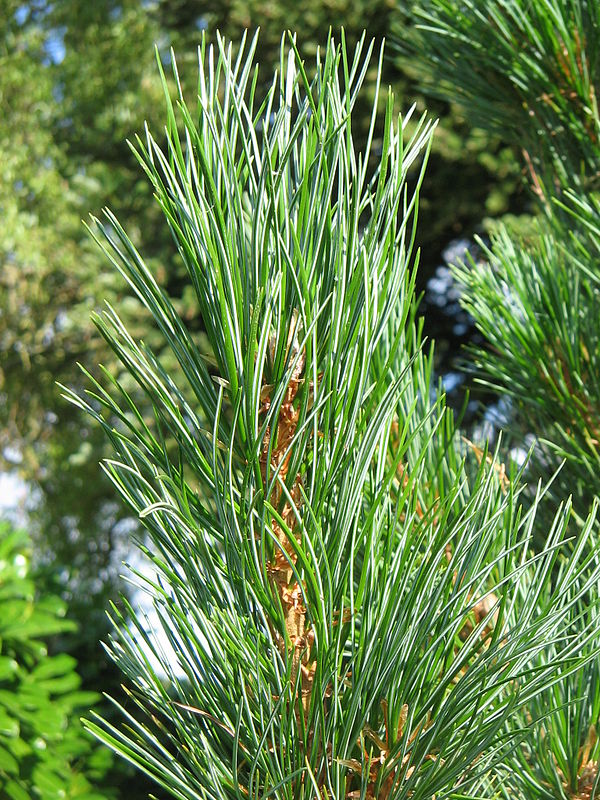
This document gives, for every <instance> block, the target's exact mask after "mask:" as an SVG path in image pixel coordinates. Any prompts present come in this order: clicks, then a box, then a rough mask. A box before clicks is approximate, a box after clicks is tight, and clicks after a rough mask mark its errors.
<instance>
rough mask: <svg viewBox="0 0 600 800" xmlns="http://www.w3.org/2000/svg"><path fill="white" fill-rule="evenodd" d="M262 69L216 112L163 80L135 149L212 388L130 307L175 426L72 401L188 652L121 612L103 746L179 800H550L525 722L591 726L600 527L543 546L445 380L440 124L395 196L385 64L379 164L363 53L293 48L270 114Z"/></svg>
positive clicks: (168, 338)
mask: <svg viewBox="0 0 600 800" xmlns="http://www.w3.org/2000/svg"><path fill="white" fill-rule="evenodd" d="M255 48H256V39H253V40H252V41H251V42H244V43H243V44H242V46H241V48H240V49H239V50H238V51H236V52H237V55H236V56H235V57H234V56H233V55H232V48H231V47H230V46H229V45H228V44H227V43H226V42H224V41H223V40H219V43H218V47H216V48H212V47H208V46H207V45H206V44H205V43H204V44H203V46H202V47H201V49H200V58H199V79H198V100H197V103H195V104H194V105H193V106H192V105H188V104H187V102H186V100H185V98H184V93H183V91H181V89H179V91H178V92H177V94H176V96H175V98H172V97H171V95H170V93H169V89H168V84H167V81H166V79H165V77H164V75H163V83H164V86H165V97H166V104H167V127H166V131H165V133H164V136H162V135H161V137H160V139H159V140H157V139H156V138H154V136H153V135H152V134H151V133H150V131H147V132H146V135H145V137H144V138H143V139H139V140H138V141H137V143H136V145H135V151H136V153H137V156H138V158H139V161H140V164H141V167H142V168H143V170H144V171H145V172H146V175H147V176H148V179H149V180H150V182H151V184H152V186H153V188H154V192H155V196H156V200H157V203H158V204H159V206H160V208H161V209H162V211H163V213H164V216H165V221H166V224H167V225H168V227H169V228H170V231H171V233H172V236H173V240H174V243H175V247H176V249H177V252H178V254H179V257H180V258H181V261H182V263H183V264H184V265H185V268H186V271H187V275H188V280H189V284H190V286H191V287H192V288H193V290H194V292H195V295H196V300H197V303H198V307H199V309H200V313H201V317H202V323H203V328H204V332H205V336H203V337H200V336H198V334H197V333H195V332H193V331H190V330H189V329H188V328H187V326H186V324H185V321H184V320H183V319H182V318H181V317H180V316H179V314H178V313H177V311H176V309H175V306H174V303H173V301H172V299H171V298H169V297H168V295H167V294H166V292H165V291H164V290H163V289H162V288H161V286H160V285H159V283H158V281H157V279H156V277H155V275H154V274H153V273H152V271H151V270H150V269H149V267H148V266H147V264H146V263H145V261H144V258H143V255H142V254H141V253H140V252H139V250H138V249H137V248H136V247H135V246H134V244H133V243H132V241H131V239H130V237H129V236H128V235H127V233H126V231H125V230H124V229H123V228H122V227H121V226H120V224H119V222H118V220H117V219H116V218H115V216H114V215H112V214H111V212H110V211H107V212H106V214H105V217H104V220H103V221H98V223H97V224H98V228H97V230H98V231H99V233H98V241H99V243H100V245H101V247H102V248H103V249H104V251H105V253H106V255H107V257H108V258H109V259H110V261H111V262H112V263H113V265H114V266H115V268H116V269H118V270H119V271H120V272H121V274H122V275H123V277H124V278H125V280H126V281H127V282H128V283H129V285H130V287H131V289H132V290H133V292H134V293H135V294H136V296H137V297H138V299H139V300H140V301H141V303H142V304H143V305H144V307H145V308H146V309H147V310H148V312H149V313H150V314H151V315H152V317H153V318H154V321H155V323H156V326H157V329H158V330H159V331H160V333H161V334H162V336H163V338H164V343H165V345H167V346H168V347H169V348H170V350H171V352H172V356H173V357H174V358H175V359H176V360H177V362H178V364H179V366H180V369H181V374H182V375H183V376H184V379H181V380H178V381H177V382H175V381H174V380H173V379H172V377H171V374H170V373H169V371H168V370H167V369H165V366H164V363H163V359H162V358H161V356H160V355H159V354H157V353H155V352H154V351H153V349H152V348H151V347H149V346H148V345H146V344H145V343H144V342H143V341H138V340H136V339H135V338H134V337H133V336H132V335H130V333H129V332H128V330H127V329H126V327H125V326H124V325H123V323H122V322H121V320H120V318H119V315H118V313H117V310H115V309H113V308H112V307H110V306H108V307H107V308H106V310H105V312H104V313H103V314H102V315H100V316H97V317H96V318H95V321H96V324H97V326H98V328H99V330H100V332H101V334H102V335H103V336H104V338H105V339H106V341H107V343H108V344H109V345H110V347H111V348H112V349H113V350H114V352H115V354H116V355H117V357H118V358H119V360H120V361H121V363H122V365H123V367H124V369H125V371H126V373H128V378H129V382H130V383H131V382H133V383H135V385H136V386H137V387H138V388H139V389H141V390H142V391H143V392H144V393H145V395H146V397H147V398H148V401H149V403H150V404H151V407H152V409H153V414H151V415H148V414H144V413H142V411H140V409H138V407H137V406H136V404H135V402H134V400H133V399H132V394H131V391H130V389H129V388H128V384H127V383H126V382H124V381H123V380H118V379H117V378H115V377H112V376H111V375H105V376H104V377H103V378H102V381H100V380H98V379H96V378H94V377H93V376H92V375H89V379H90V382H91V388H90V390H89V392H88V394H87V396H86V397H85V398H82V397H79V396H77V395H75V394H73V393H70V392H68V391H66V395H67V396H68V397H69V398H70V399H71V400H72V401H73V402H74V403H75V404H77V405H79V406H80V407H81V408H83V409H84V410H85V411H86V412H87V413H88V414H90V415H91V416H92V417H94V418H95V419H96V420H97V422H98V424H99V425H100V426H102V427H103V428H104V430H105V431H106V434H107V435H108V437H109V439H110V441H111V442H112V445H113V447H114V451H115V456H114V458H113V459H111V460H109V461H107V462H106V463H105V469H106V472H107V474H108V475H109V477H110V478H111V480H112V481H113V483H114V485H115V487H116V489H117V491H118V492H119V494H120V495H121V497H122V498H123V499H124V500H125V501H126V503H128V505H129V506H130V508H131V509H132V510H133V511H134V512H135V513H136V514H137V515H138V516H139V517H140V519H141V520H142V521H143V523H144V526H145V531H146V538H145V539H144V540H143V541H140V542H139V547H140V548H141V549H142V550H143V551H144V552H145V553H146V554H147V556H148V557H149V559H150V560H151V562H152V565H153V569H154V574H153V576H151V577H148V576H147V575H146V576H145V575H144V574H142V573H137V578H135V579H136V580H137V581H138V582H139V583H140V585H142V586H143V587H144V588H145V590H146V591H147V593H148V596H149V598H150V600H151V602H152V604H153V606H154V609H155V611H156V614H157V618H158V620H159V624H160V628H161V631H162V636H163V638H166V640H167V641H168V643H169V648H166V647H165V646H163V644H162V643H161V639H159V638H157V636H156V635H155V634H153V633H152V632H151V631H149V630H148V622H147V620H146V619H145V617H144V615H143V614H142V613H141V612H139V610H136V609H134V608H132V607H131V606H127V608H126V610H125V613H120V612H119V611H118V610H117V609H116V608H115V609H114V611H113V622H114V634H113V637H112V639H111V642H110V644H109V648H108V649H109V652H110V654H111V656H112V658H113V659H114V660H115V661H116V663H117V664H118V665H119V667H120V668H121V670H122V671H123V674H124V681H125V685H126V688H127V691H128V693H129V695H130V698H131V706H130V707H127V708H125V707H120V713H121V715H122V719H123V724H122V726H118V725H113V724H111V723H109V722H106V721H102V720H101V719H96V720H91V721H88V723H87V725H88V727H89V728H90V730H92V731H93V732H94V733H95V734H96V735H97V736H98V737H99V738H100V739H101V740H103V741H104V742H106V743H107V744H108V745H109V746H110V747H112V748H113V749H114V750H115V751H116V752H117V753H119V754H120V755H122V756H123V757H124V758H126V759H128V760H130V761H131V762H133V763H134V764H136V765H137V766H138V767H139V768H140V769H141V770H143V771H144V772H146V773H147V774H149V775H151V776H152V777H153V778H154V779H155V780H156V782H157V783H158V785H160V786H161V787H162V788H163V789H164V790H166V791H167V792H169V793H170V794H171V795H172V796H173V797H176V798H181V799H183V798H189V799H190V800H191V798H198V797H203V798H250V797H251V798H267V797H274V798H289V799H290V800H291V798H294V800H299V799H300V798H306V799H307V800H308V798H335V799H336V800H346V798H348V800H349V799H350V798H361V800H369V798H372V799H373V800H374V798H378V799H379V800H387V798H412V799H413V800H431V798H434V797H435V798H436V800H440V798H445V797H455V798H459V797H461V798H467V797H473V798H474V797H481V796H485V797H495V796H498V795H499V794H501V793H505V792H507V791H510V788H506V787H511V786H515V787H516V788H515V789H514V791H516V792H517V795H514V796H522V795H519V794H518V792H519V791H520V790H521V787H522V786H523V785H527V786H528V785H529V784H533V783H535V781H536V780H537V776H534V778H532V779H531V780H529V781H528V776H527V773H526V770H525V769H523V766H522V765H523V763H524V764H525V765H526V766H527V767H529V766H530V767H531V770H533V769H534V766H533V765H532V761H531V758H530V757H529V756H528V752H527V747H528V740H527V739H526V729H524V726H523V720H526V721H527V723H529V722H533V723H535V722H537V721H538V720H544V719H545V718H546V717H547V715H548V709H547V708H546V707H544V700H545V699H547V697H548V693H550V694H552V693H554V695H556V699H557V702H558V703H559V706H557V707H559V710H560V711H562V712H563V713H565V714H566V713H567V711H566V709H565V707H564V703H563V699H564V695H563V694H561V692H564V690H565V689H564V687H566V686H567V685H569V686H570V685H571V684H573V683H574V682H575V683H576V682H579V683H582V682H584V681H586V680H588V678H587V675H588V673H587V672H586V670H589V669H590V668H591V667H590V665H591V664H595V663H596V660H597V654H598V646H599V642H598V636H599V633H598V626H597V615H598V582H599V580H600V566H599V565H598V564H597V563H596V561H597V559H596V556H595V547H594V542H595V539H594V536H595V527H594V525H595V523H594V514H593V513H592V514H591V515H590V516H589V517H587V518H586V519H585V520H584V521H582V524H581V527H580V530H579V532H578V538H577V541H576V542H574V543H573V544H572V546H571V550H570V552H569V558H566V557H565V555H564V554H565V543H564V540H565V537H566V535H567V530H568V526H569V520H570V515H571V510H570V503H569V502H566V503H564V504H562V505H560V507H559V508H558V510H557V511H556V514H555V516H554V518H553V521H552V524H551V525H550V527H549V529H548V531H547V534H546V536H545V537H544V539H545V540H544V542H543V544H542V545H541V547H538V548H537V550H534V549H533V536H534V534H535V535H537V536H538V537H539V526H537V525H536V518H537V514H538V511H539V509H540V507H542V506H544V504H545V493H546V490H545V488H544V487H543V486H540V487H538V489H537V491H536V492H535V493H534V496H533V499H530V498H529V497H528V498H527V500H524V494H523V491H522V484H521V482H520V479H521V476H520V475H517V476H509V475H508V474H507V471H506V469H505V468H504V465H503V464H501V463H500V462H499V461H498V459H497V458H496V457H495V456H493V455H491V454H489V453H487V452H486V451H481V452H480V451H477V452H472V451H473V448H471V447H466V446H465V444H464V442H463V441H462V439H461V437H460V436H459V434H458V432H457V430H456V427H455V423H454V419H453V416H452V414H451V413H450V412H449V411H448V410H447V409H446V408H445V403H444V397H443V395H442V394H441V392H440V391H439V390H438V389H437V388H436V386H435V382H434V378H433V352H432V349H431V348H426V347H425V346H424V343H423V341H422V326H421V323H420V321H419V320H418V317H417V302H416V298H415V276H416V268H417V263H418V253H417V252H415V247H414V242H415V231H416V219H417V210H418V199H419V191H420V187H421V183H422V181H423V179H424V175H425V172H424V170H425V163H426V160H427V154H428V150H429V147H430V143H431V137H432V134H433V128H434V126H433V125H432V124H431V123H430V122H428V121H427V119H426V118H421V119H419V120H412V119H411V111H408V112H407V113H406V115H405V116H396V112H395V110H394V99H393V97H392V95H391V93H388V94H387V99H386V103H385V108H386V111H385V118H384V120H383V122H382V124H383V128H382V129H383V137H382V140H381V153H380V154H379V153H378V156H379V158H378V167H377V169H376V170H375V172H374V173H373V172H371V171H370V164H371V157H370V156H371V153H372V151H373V150H374V148H375V144H376V143H375V136H374V132H375V130H376V126H377V125H378V124H380V123H381V121H378V119H377V107H378V102H377V100H378V95H379V94H380V93H383V89H382V88H381V86H380V82H381V81H380V78H381V66H382V55H381V54H380V55H379V59H378V61H377V74H378V76H379V78H378V91H377V92H376V97H375V99H374V104H373V113H372V117H371V123H370V131H371V133H370V135H369V137H368V141H367V145H366V149H365V151H364V152H361V153H356V152H355V149H354V144H353V128H352V119H353V109H354V106H355V103H356V101H357V97H358V96H359V95H360V91H361V85H362V83H363V81H364V80H365V76H366V75H367V73H368V71H369V70H370V69H372V66H371V60H372V52H371V49H372V48H369V47H368V46H367V45H366V42H365V40H364V38H363V40H361V41H360V43H359V45H358V46H357V47H356V50H355V51H354V54H353V55H352V54H350V53H349V52H348V49H347V48H346V46H345V44H344V41H343V38H342V42H341V44H340V45H336V44H335V43H334V42H333V40H332V39H331V38H330V39H329V40H328V41H327V43H326V45H325V47H324V49H323V51H322V52H320V53H319V54H318V55H317V59H316V71H315V74H316V77H315V78H314V80H312V81H309V79H308V77H307V72H306V69H305V66H304V64H303V62H302V60H301V59H300V57H299V54H298V52H297V49H296V45H295V41H294V39H293V38H290V39H289V40H284V42H283V43H282V48H281V58H280V69H279V73H278V75H276V76H275V77H274V80H273V83H272V86H271V89H270V91H269V92H268V93H267V96H266V97H265V98H260V97H256V96H255V87H256V85H257V82H256V72H255V70H254V67H253V64H254V52H255ZM172 65H173V74H174V78H175V81H176V85H177V86H180V83H179V78H178V74H177V67H176V62H175V57H174V56H173V57H172ZM159 66H160V61H159ZM413 113H414V112H413ZM409 131H410V133H408V132H409ZM161 352H162V350H161ZM107 381H108V385H109V388H108V389H106V388H105V387H106V385H107ZM476 456H477V457H476ZM134 575H135V570H134ZM129 619H131V620H132V623H128V620H129ZM569 682H570V683H569ZM134 709H135V713H134ZM578 709H579V710H578V712H577V713H578V714H579V717H578V719H580V720H581V724H582V725H587V726H588V729H589V730H590V731H591V727H589V724H588V723H589V719H590V713H591V715H592V716H593V714H594V713H595V709H592V711H591V712H588V710H585V709H584V710H582V709H580V708H579V707H578ZM551 720H552V724H553V725H556V726H559V724H560V717H559V716H557V715H556V714H555V715H552V716H551ZM539 724H540V725H542V724H544V723H543V722H540V723H539ZM536 730H537V731H538V732H539V736H540V737H541V738H542V739H543V734H542V732H541V731H542V728H541V727H539V726H538V727H537V728H536ZM544 730H545V729H544ZM588 740H589V741H590V744H589V747H588V748H587V749H586V770H587V771H586V772H585V775H584V774H583V773H581V774H579V776H578V775H577V773H576V774H575V781H577V778H578V777H579V778H580V780H581V782H586V783H585V785H586V786H587V785H588V783H589V779H590V775H591V768H588V767H589V765H590V763H592V762H591V760H590V756H591V754H592V750H593V749H594V748H595V743H592V742H591V739H589V737H588ZM594 752H595V750H594ZM519 759H521V761H519ZM566 761H568V759H565V760H563V761H558V760H557V761H556V763H554V762H553V768H554V774H555V776H556V783H557V786H558V787H559V789H560V791H563V787H565V786H567V781H570V780H571V773H570V772H569V771H568V769H570V767H571V761H568V763H566ZM507 765H512V767H509V766H507ZM507 770H508V772H509V777H510V780H508V778H507ZM519 770H520V771H519ZM593 777H595V776H593ZM511 781H512V783H511ZM519 781H520V782H519ZM538 783H539V781H538ZM535 785H536V786H537V784H535ZM569 786H570V784H569ZM580 788H581V787H580ZM567 790H568V787H567V788H566V789H564V791H567ZM540 796H541V795H540ZM557 796H564V795H557Z"/></svg>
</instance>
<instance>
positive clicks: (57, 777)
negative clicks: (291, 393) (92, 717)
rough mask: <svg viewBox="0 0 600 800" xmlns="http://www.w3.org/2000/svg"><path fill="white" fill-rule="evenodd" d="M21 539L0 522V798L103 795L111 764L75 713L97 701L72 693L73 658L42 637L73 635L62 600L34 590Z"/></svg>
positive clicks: (100, 799) (89, 799) (90, 798)
mask: <svg viewBox="0 0 600 800" xmlns="http://www.w3.org/2000/svg"><path fill="white" fill-rule="evenodd" d="M30 550H31V546H30V543H29V541H28V538H27V536H26V535H25V534H24V533H23V532H21V531H16V530H12V529H11V527H10V526H9V525H8V524H7V523H0V796H2V797H3V798H7V800H8V798H10V800H34V798H39V799H40V800H71V798H73V800H74V799H75V798H77V799H78V800H106V798H108V797H110V796H111V795H110V794H109V793H106V792H100V791H99V790H98V789H96V788H94V785H95V784H97V783H98V781H99V780H100V779H101V778H102V776H103V775H104V773H105V771H106V769H107V768H108V766H109V765H110V758H107V756H108V755H109V754H108V752H103V751H101V750H99V749H98V748H96V747H94V746H93V742H92V741H91V740H90V738H89V736H88V735H87V734H86V733H85V731H84V730H83V727H82V726H81V723H80V722H79V720H78V718H77V716H78V714H80V713H82V711H83V710H87V709H88V708H89V707H90V705H91V704H93V703H95V702H96V701H97V700H98V699H99V695H97V694H96V693H94V692H81V691H79V685H80V679H79V676H78V675H77V672H76V671H75V668H76V663H75V660H74V659H73V658H71V657H70V656H68V655H66V654H65V653H60V652H59V653H56V654H53V655H50V654H49V652H48V641H49V640H51V639H52V638H54V637H57V636H60V635H63V634H66V633H69V632H72V631H73V629H74V625H73V623H71V622H70V621H69V620H67V619H66V617H65V611H66V608H65V604H64V603H63V602H62V601H61V600H60V599H59V598H58V597H56V596H54V595H52V594H49V593H41V594H40V593H39V592H38V591H37V589H36V584H35V578H34V576H33V575H32V573H31V565H30V562H31V552H30Z"/></svg>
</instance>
